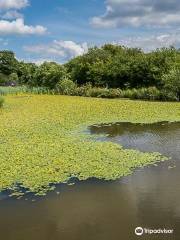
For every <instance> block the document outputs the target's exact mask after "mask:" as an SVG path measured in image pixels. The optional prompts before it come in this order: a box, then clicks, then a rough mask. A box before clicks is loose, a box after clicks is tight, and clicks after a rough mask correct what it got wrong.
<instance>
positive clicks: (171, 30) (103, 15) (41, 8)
mask: <svg viewBox="0 0 180 240" xmlns="http://www.w3.org/2000/svg"><path fill="white" fill-rule="evenodd" d="M179 26H180V1H179V0H0V49H9V50H13V51H15V53H16V56H17V58H18V59H21V60H25V61H33V62H37V63H40V62H42V61H44V60H48V61H51V60H53V61H54V60H55V61H58V62H65V61H67V60H68V59H70V58H72V57H74V56H78V55H81V54H83V53H84V52H86V51H87V49H88V47H90V46H94V45H98V46H99V45H102V44H104V43H109V42H110V43H118V44H122V45H127V46H131V47H141V48H143V49H144V50H145V51H150V50H152V49H154V48H158V47H163V46H170V45H174V46H176V47H180V27H179Z"/></svg>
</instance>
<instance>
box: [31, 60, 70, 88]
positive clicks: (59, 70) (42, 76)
mask: <svg viewBox="0 0 180 240" xmlns="http://www.w3.org/2000/svg"><path fill="white" fill-rule="evenodd" d="M68 76H69V75H68V74H67V72H66V69H65V67H64V66H62V65H60V64H57V63H54V62H45V63H43V64H42V65H40V66H39V67H38V68H37V69H36V71H35V74H34V81H33V82H32V84H31V85H32V86H40V87H47V88H49V89H54V88H56V85H57V83H58V82H59V81H61V80H63V79H67V78H68Z"/></svg>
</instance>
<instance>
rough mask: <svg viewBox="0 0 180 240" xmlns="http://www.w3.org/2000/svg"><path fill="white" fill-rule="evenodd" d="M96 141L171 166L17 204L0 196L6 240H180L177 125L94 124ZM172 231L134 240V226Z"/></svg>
mask: <svg viewBox="0 0 180 240" xmlns="http://www.w3.org/2000/svg"><path fill="white" fill-rule="evenodd" d="M88 133H89V134H92V135H93V134H95V135H94V136H95V137H96V140H97V141H112V142H115V143H119V144H121V145H122V146H123V147H124V148H130V149H139V150H141V151H144V152H160V153H162V154H163V155H165V156H168V157H170V158H171V159H170V160H169V161H165V162H161V163H158V165H157V166H148V167H146V168H143V169H137V170H136V171H135V172H134V173H133V174H132V175H130V176H127V177H123V178H121V179H119V180H117V181H98V180H96V179H89V180H88V181H84V182H78V181H77V180H76V184H75V185H72V186H67V185H65V184H60V185H58V186H57V187H56V190H55V191H54V192H50V193H48V195H47V196H46V197H43V198H42V197H41V198H40V197H39V198H38V197H36V198H35V197H34V196H33V195H31V194H27V195H25V196H24V197H23V198H22V199H20V200H17V199H14V198H8V197H7V194H6V193H5V192H4V193H1V194H0V232H1V239H5V240H11V239H12V240H25V239H26V240H32V239H33V240H36V239H37V240H59V239H61V240H117V239H122V240H133V239H139V238H141V239H147V240H148V239H158V240H161V239H168V240H170V239H175V240H176V239H177V240H179V236H180V123H167V122H162V123H156V124H132V123H113V124H102V125H93V126H91V127H89V128H88ZM140 226H141V227H142V228H148V229H159V228H162V229H164V228H166V229H173V230H174V232H173V234H163V235H150V234H144V235H143V236H141V237H138V236H136V235H135V233H134V229H135V228H136V227H140Z"/></svg>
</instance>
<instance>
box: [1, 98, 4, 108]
mask: <svg viewBox="0 0 180 240" xmlns="http://www.w3.org/2000/svg"><path fill="white" fill-rule="evenodd" d="M3 104H4V98H2V97H0V108H1V107H2V106H3Z"/></svg>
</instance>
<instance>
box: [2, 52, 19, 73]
mask: <svg viewBox="0 0 180 240" xmlns="http://www.w3.org/2000/svg"><path fill="white" fill-rule="evenodd" d="M17 64H18V61H17V60H16V58H15V55H14V53H13V52H12V51H0V73H2V74H5V75H10V74H11V73H13V72H16V71H17Z"/></svg>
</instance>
